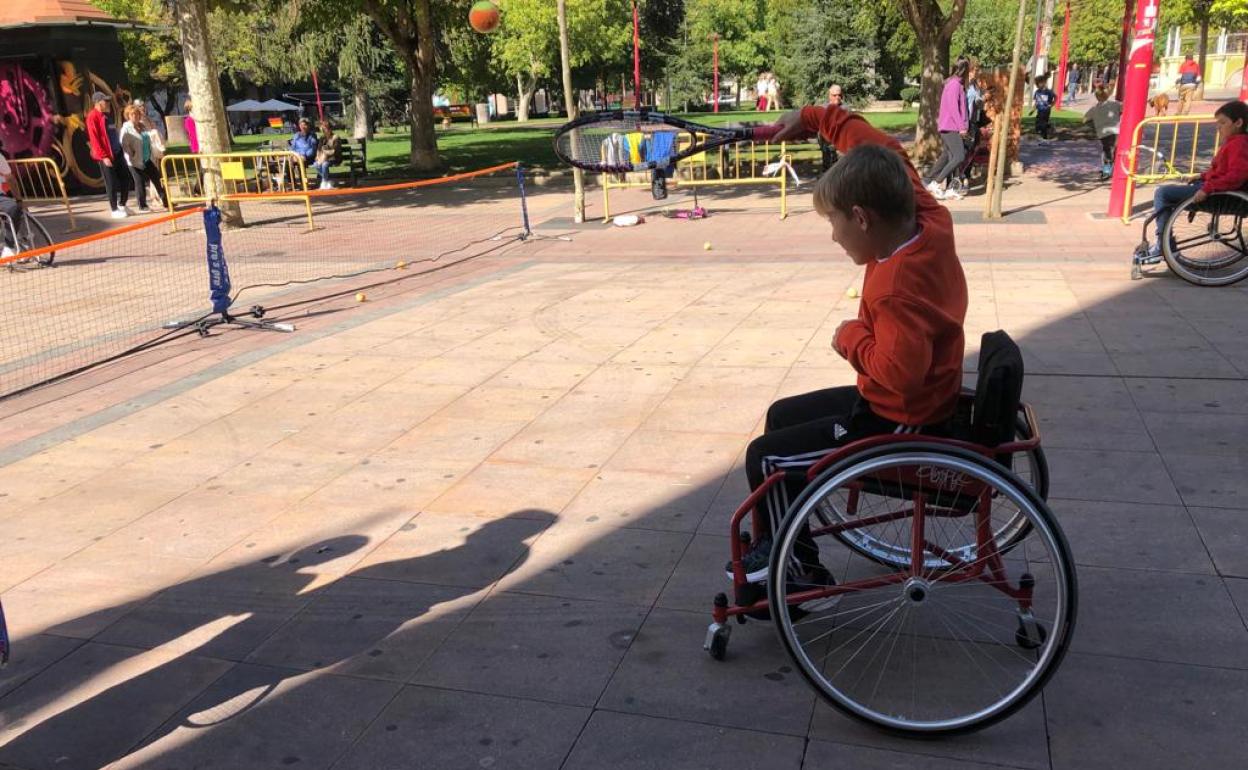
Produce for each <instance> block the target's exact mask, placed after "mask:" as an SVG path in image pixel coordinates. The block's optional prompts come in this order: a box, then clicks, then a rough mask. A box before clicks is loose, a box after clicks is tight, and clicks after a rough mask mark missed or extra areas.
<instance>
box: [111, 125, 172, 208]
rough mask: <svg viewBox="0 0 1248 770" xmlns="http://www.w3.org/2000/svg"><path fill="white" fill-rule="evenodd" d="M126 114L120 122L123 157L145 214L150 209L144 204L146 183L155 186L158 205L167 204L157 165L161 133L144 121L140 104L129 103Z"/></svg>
mask: <svg viewBox="0 0 1248 770" xmlns="http://www.w3.org/2000/svg"><path fill="white" fill-rule="evenodd" d="M125 117H126V122H125V123H123V124H122V125H121V150H122V153H123V154H124V155H125V157H126V166H128V167H129V169H130V178H131V179H133V180H134V189H135V192H137V193H138V196H139V211H140V212H142V213H144V214H148V213H151V209H150V208H148V206H147V185H148V183H151V185H152V187H154V188H155V189H156V197H157V198H159V199H160V206H161V208H168V206H167V205H166V199H165V187H164V185H163V184H161V181H160V171H158V170H157V168H156V164H157V163H159V162H160V157H161V155H162V154H163V151H164V145H163V144H161V141H160V134H158V133H157V132H156V131H155V130H154V129H152V128H151V127H150V126H148V125H147V115H146V114H145V113H144V111H143V108H142V107H138V106H135V105H133V104H131V105H128V106H127V107H126V110H125Z"/></svg>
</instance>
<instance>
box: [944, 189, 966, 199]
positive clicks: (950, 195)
mask: <svg viewBox="0 0 1248 770" xmlns="http://www.w3.org/2000/svg"><path fill="white" fill-rule="evenodd" d="M965 197H966V196H965V195H963V194H962V191H961V190H959V189H958V188H956V187H950V188H949V189H948V190H945V195H944V199H945V200H947V201H960V200H962V199H963V198H965Z"/></svg>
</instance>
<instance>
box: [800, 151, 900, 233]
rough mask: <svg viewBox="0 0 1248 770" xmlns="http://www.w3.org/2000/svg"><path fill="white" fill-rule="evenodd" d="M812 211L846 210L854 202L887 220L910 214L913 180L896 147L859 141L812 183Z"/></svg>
mask: <svg viewBox="0 0 1248 770" xmlns="http://www.w3.org/2000/svg"><path fill="white" fill-rule="evenodd" d="M814 197H815V211H817V212H819V215H820V216H824V217H826V216H827V215H828V213H829V212H831V211H832V210H833V209H835V210H837V211H839V212H841V213H842V214H849V212H850V211H851V210H852V209H853V207H854V206H859V207H861V208H864V209H868V210H870V211H872V212H874V213H875V214H876V215H877V216H879V217H881V218H882V219H885V220H888V221H891V222H906V221H908V220H910V219H913V218H914V210H915V201H914V183H913V181H912V180H911V178H910V172H909V169H907V168H906V163H905V161H903V160H902V159H901V156H900V155H898V154H897V153H896V151H894V150H891V149H889V148H888V147H882V146H880V145H878V144H860V145H858V146H857V147H855V148H853V149H852V150H850V151H849V152H847V153H845V154H844V155H842V156H841V158H840V160H838V161H837V162H836V164H835V165H833V166H832V168H830V169H828V170H827V172H825V173H824V175H823V176H821V177H819V181H818V182H816V183H815V196H814Z"/></svg>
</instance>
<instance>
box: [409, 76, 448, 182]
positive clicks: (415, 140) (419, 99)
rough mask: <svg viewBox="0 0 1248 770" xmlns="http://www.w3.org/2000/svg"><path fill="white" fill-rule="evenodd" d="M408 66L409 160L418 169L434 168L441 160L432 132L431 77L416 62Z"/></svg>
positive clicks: (435, 138)
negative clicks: (409, 74)
mask: <svg viewBox="0 0 1248 770" xmlns="http://www.w3.org/2000/svg"><path fill="white" fill-rule="evenodd" d="M409 66H410V67H411V79H410V83H409V87H410V93H411V103H410V104H408V107H407V117H408V121H409V123H410V124H411V131H412V135H411V142H410V145H409V147H410V155H409V157H408V162H409V163H410V164H411V166H412V168H414V169H416V170H417V171H434V170H436V169H437V168H438V167H439V166H441V165H442V160H441V159H440V158H439V157H438V140H437V137H436V136H435V134H434V119H433V82H432V80H433V79H432V78H431V77H430V76H429V74H427V73H426V72H425V71H424V70H423V69H422V68H421V67H420V66H418V65H417V63H416V62H414V61H413V62H411V63H410V65H409Z"/></svg>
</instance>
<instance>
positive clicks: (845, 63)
mask: <svg viewBox="0 0 1248 770" xmlns="http://www.w3.org/2000/svg"><path fill="white" fill-rule="evenodd" d="M872 10H874V9H872V8H870V7H869V6H868V7H866V8H864V7H863V6H859V5H855V4H850V3H845V2H842V0H769V2H768V3H767V25H766V29H767V39H768V40H769V41H771V42H772V44H773V45H774V49H773V50H772V51H771V52H770V54H771V57H770V58H771V61H773V62H774V64H773V65H772V68H773V69H774V70H775V72H776V76H777V77H778V78H779V80H780V83H781V84H782V85H783V86H785V90H786V91H787V92H788V94H789V96H788V99H787V100H786V101H788V102H789V104H790V105H794V104H814V103H817V102H822V101H824V99H825V98H826V94H827V90H828V86H830V85H832V84H833V83H839V84H840V85H841V87H842V88H843V89H844V91H845V93H846V94H847V95H848V97H849V98H850V99H851V101H853V102H855V103H858V104H862V103H864V102H866V101H868V100H870V99H872V98H874V97H875V96H877V95H878V94H879V93H880V90H881V85H882V83H883V77H882V76H881V74H880V72H879V68H878V65H879V60H880V55H879V49H878V47H877V40H876V38H877V35H878V32H879V30H878V29H877V23H876V17H875V16H874V14H873V13H871V12H870V11H872Z"/></svg>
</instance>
